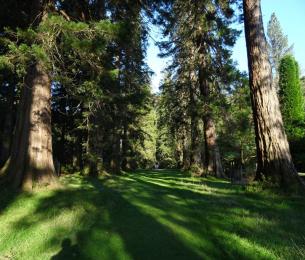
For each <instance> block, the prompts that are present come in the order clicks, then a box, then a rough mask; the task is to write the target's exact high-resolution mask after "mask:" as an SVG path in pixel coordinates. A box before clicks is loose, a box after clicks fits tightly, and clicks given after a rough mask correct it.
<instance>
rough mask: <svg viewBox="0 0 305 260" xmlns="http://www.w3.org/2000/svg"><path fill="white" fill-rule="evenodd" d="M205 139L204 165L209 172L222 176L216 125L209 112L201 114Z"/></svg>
mask: <svg viewBox="0 0 305 260" xmlns="http://www.w3.org/2000/svg"><path fill="white" fill-rule="evenodd" d="M203 121H204V122H203V124H204V126H203V128H204V140H205V167H206V170H207V171H208V172H209V173H213V174H215V176H217V177H219V178H221V177H224V173H223V168H222V163H221V158H220V152H219V147H218V144H217V135H216V127H215V124H214V120H213V118H212V116H211V114H210V113H207V114H205V115H204V116H203Z"/></svg>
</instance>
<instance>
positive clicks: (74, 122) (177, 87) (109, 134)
mask: <svg viewBox="0 0 305 260" xmlns="http://www.w3.org/2000/svg"><path fill="white" fill-rule="evenodd" d="M1 5H2V8H1V14H0V19H1V20H0V30H1V42H0V70H1V73H0V86H1V89H0V90H1V91H0V107H1V111H2V113H1V117H0V122H1V124H0V164H1V166H2V170H1V182H2V183H6V184H9V185H12V186H13V187H15V188H20V187H22V188H24V189H32V188H33V187H34V186H35V184H38V185H39V184H43V185H45V184H51V183H53V182H56V179H57V176H59V175H60V174H63V173H74V172H81V173H82V174H84V175H90V176H93V177H94V176H98V175H99V174H102V173H110V174H119V173H121V172H124V171H130V170H134V169H145V168H147V169H149V168H154V167H155V166H158V167H160V168H174V169H182V170H184V171H190V172H192V173H193V174H195V175H198V176H206V175H214V176H217V177H220V178H233V179H237V180H239V181H247V182H248V181H251V180H254V179H255V180H258V181H263V182H269V183H272V184H274V185H276V186H281V187H283V188H289V187H293V188H295V187H296V186H299V185H302V181H301V179H300V178H299V177H298V174H297V172H302V171H304V170H305V159H304V156H305V148H304V147H305V139H304V133H305V132H304V129H305V128H304V120H305V112H304V80H303V81H302V80H301V79H300V77H301V76H300V71H299V67H298V64H297V62H296V60H295V58H294V57H293V51H292V49H293V46H289V44H288V38H287V36H285V35H284V34H283V32H282V31H281V27H280V24H279V21H278V20H277V17H276V15H275V14H273V15H272V17H271V20H270V21H269V24H268V28H267V33H266V34H267V37H266V36H265V32H264V29H263V23H262V17H261V10H260V1H258V0H256V1H255V0H244V1H243V2H242V1H238V0H231V1H222V0H217V1H216V0H204V1H184V0H183V1H182V0H181V1H180V0H176V1H171V0H164V1H150V0H143V1H141V0H139V1H128V0H126V1H116V0H108V1H107V0H94V1H86V0H79V1H76V0H75V1H51V0H48V1H39V0H37V1H17V0H16V1H4V2H3V3H2V4H1ZM237 23H244V26H245V35H246V42H247V50H248V63H249V76H248V75H247V74H246V73H245V72H241V71H239V70H238V69H237V66H236V63H235V62H234V60H233V59H232V57H231V56H232V48H233V46H234V44H235V42H236V39H237V37H239V35H240V33H241V32H240V31H238V30H236V29H234V28H236V26H234V24H237ZM151 25H154V26H159V28H160V29H161V30H162V33H163V40H161V41H160V42H158V43H157V44H158V46H159V48H160V56H161V57H170V61H171V62H170V64H168V67H167V69H166V71H165V72H164V75H165V77H164V79H163V81H162V85H161V86H160V92H159V93H157V94H154V93H152V90H151V88H150V77H151V75H152V73H153V72H152V71H151V70H150V68H149V67H148V66H147V64H146V60H145V58H146V51H147V45H148V39H149V37H150V27H151Z"/></svg>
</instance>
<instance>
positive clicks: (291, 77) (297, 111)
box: [279, 55, 305, 140]
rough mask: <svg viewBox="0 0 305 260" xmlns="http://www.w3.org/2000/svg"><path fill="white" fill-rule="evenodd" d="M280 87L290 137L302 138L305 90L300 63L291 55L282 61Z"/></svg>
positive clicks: (284, 118)
mask: <svg viewBox="0 0 305 260" xmlns="http://www.w3.org/2000/svg"><path fill="white" fill-rule="evenodd" d="M279 87H280V89H279V98H280V104H281V111H282V115H283V120H284V126H285V130H286V133H287V135H288V139H290V140H296V139H300V138H302V137H303V136H304V134H305V125H304V120H305V111H304V108H305V107H304V93H303V91H304V90H303V89H302V86H301V81H300V73H299V66H298V63H297V61H296V60H295V59H294V57H293V56H291V55H287V56H285V57H283V58H282V59H281V61H280V65H279Z"/></svg>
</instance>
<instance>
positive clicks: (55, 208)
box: [0, 170, 305, 260]
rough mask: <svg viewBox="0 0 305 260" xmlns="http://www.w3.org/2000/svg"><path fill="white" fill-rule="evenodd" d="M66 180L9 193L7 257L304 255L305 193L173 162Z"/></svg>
mask: <svg viewBox="0 0 305 260" xmlns="http://www.w3.org/2000/svg"><path fill="white" fill-rule="evenodd" d="M62 182H63V183H64V186H65V188H64V189H61V190H57V191H48V192H40V193H37V194H6V193H4V195H2V196H1V198H0V259H2V258H4V259H102V260H104V259H111V260H112V259H158V260H159V259H188V260H189V259H190V260H191V259H302V258H305V203H304V200H303V198H301V197H290V198H287V197H284V196H280V195H274V194H268V193H259V192H256V191H249V190H245V189H243V188H242V187H240V186H237V185H231V184H230V183H227V182H224V181H219V180H216V179H202V178H201V179H200V178H193V177H188V176H186V175H184V174H183V173H180V172H177V171H165V170H164V171H138V172H135V173H133V174H126V175H124V176H121V177H114V178H109V179H100V180H93V179H88V178H83V177H81V176H77V175H73V176H68V177H65V178H63V179H62ZM1 257H2V258H1Z"/></svg>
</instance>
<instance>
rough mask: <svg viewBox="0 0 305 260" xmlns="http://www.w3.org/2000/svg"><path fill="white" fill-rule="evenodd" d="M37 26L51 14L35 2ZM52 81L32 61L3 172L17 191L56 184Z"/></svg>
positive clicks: (40, 63)
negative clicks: (53, 149)
mask: <svg viewBox="0 0 305 260" xmlns="http://www.w3.org/2000/svg"><path fill="white" fill-rule="evenodd" d="M32 4H33V9H32V10H37V12H36V13H34V14H33V13H32V14H31V15H32V23H33V25H34V26H35V25H38V24H39V21H41V20H42V19H43V18H44V17H45V16H46V12H47V6H48V5H47V3H46V2H44V4H42V3H41V1H34V2H33V3H32ZM50 99H51V82H50V78H49V75H48V73H47V71H46V69H45V67H44V64H43V62H41V61H40V60H39V59H35V60H32V61H31V62H30V65H29V67H28V69H27V75H26V77H25V81H24V85H23V87H22V90H21V98H20V101H19V108H18V112H17V120H16V126H15V131H14V138H13V143H12V148H11V152H10V157H9V159H8V160H7V162H6V164H5V165H4V167H3V169H2V170H1V175H4V177H3V178H4V180H5V181H6V182H8V183H10V184H12V185H13V187H15V188H20V187H22V188H23V189H27V190H31V189H32V188H33V185H34V184H39V185H49V184H51V183H54V182H55V180H56V178H55V170H54V164H53V154H52V132H51V101H50Z"/></svg>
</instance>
